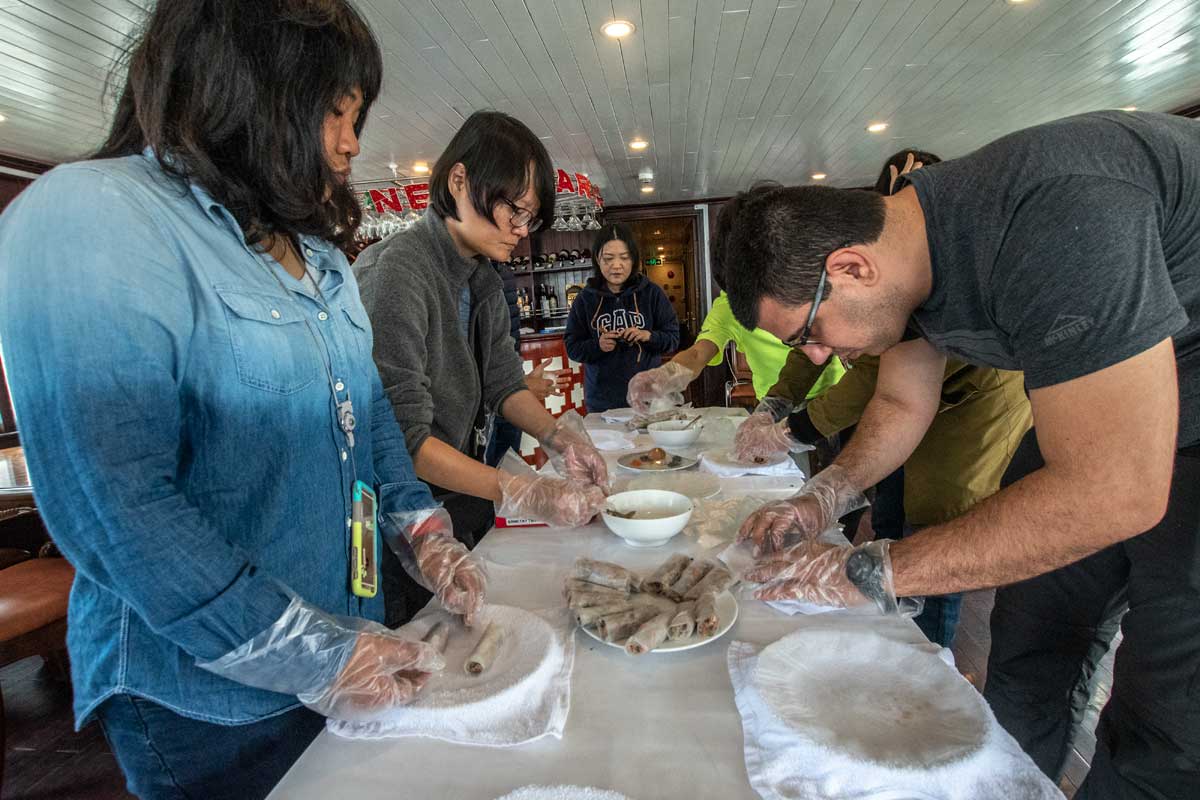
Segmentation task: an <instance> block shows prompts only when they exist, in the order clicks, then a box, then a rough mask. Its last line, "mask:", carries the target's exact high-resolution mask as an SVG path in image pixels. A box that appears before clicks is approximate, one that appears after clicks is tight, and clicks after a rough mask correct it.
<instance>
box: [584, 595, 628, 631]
mask: <svg viewBox="0 0 1200 800" xmlns="http://www.w3.org/2000/svg"><path fill="white" fill-rule="evenodd" d="M633 607H634V605H633V603H630V602H629V601H628V600H621V601H618V602H615V603H610V604H608V605H604V606H586V607H584V608H576V609H574V613H575V621H576V622H578V623H579V624H580V625H582V626H584V627H585V628H586V627H588V626H591V625H595V624H596V623H597V622H598V621H599V620H600V618H601V617H607V616H608V615H610V614H618V613H620V612H622V611H629V610H631V609H632V608H633Z"/></svg>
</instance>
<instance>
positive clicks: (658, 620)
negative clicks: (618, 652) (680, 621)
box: [625, 611, 674, 656]
mask: <svg viewBox="0 0 1200 800" xmlns="http://www.w3.org/2000/svg"><path fill="white" fill-rule="evenodd" d="M672 616H674V613H673V612H671V611H664V612H663V613H661V614H659V615H658V616H655V617H651V618H650V619H649V620H647V621H646V622H643V623H642V625H641V627H640V628H638V629H637V630H636V631H635V632H634V634H633V635H632V636H630V637H629V641H627V642H626V643H625V652H627V653H629V654H630V655H634V656H640V655H641V654H642V653H647V652H649V651H651V650H653V649H654V648H656V647H658V646H659V645H660V644H662V643H663V642H665V641H666V640H667V628H668V626H669V625H670V624H671V617H672Z"/></svg>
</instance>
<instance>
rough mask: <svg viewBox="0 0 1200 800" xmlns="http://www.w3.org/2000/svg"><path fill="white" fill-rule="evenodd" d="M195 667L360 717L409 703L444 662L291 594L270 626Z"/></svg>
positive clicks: (420, 646)
mask: <svg viewBox="0 0 1200 800" xmlns="http://www.w3.org/2000/svg"><path fill="white" fill-rule="evenodd" d="M198 666H199V667H201V668H202V669H206V670H208V671H210V672H213V673H215V674H217V675H220V676H222V677H224V678H228V679H230V680H233V681H237V682H238V683H242V684H245V685H247V686H254V687H257V688H259V689H267V690H269V691H273V692H282V693H284V694H294V695H296V697H297V698H299V700H300V702H301V703H304V705H306V706H308V707H309V708H311V709H312V710H313V711H316V712H317V713H319V714H323V715H324V716H327V717H332V718H333V719H340V720H347V721H350V722H362V721H369V720H371V719H372V718H375V717H377V716H378V715H379V714H381V713H383V712H386V711H388V710H389V709H392V708H394V707H396V706H400V705H404V704H406V703H410V702H412V700H413V698H415V697H416V696H417V693H418V692H420V691H421V689H422V688H423V687H424V686H425V683H426V681H428V680H429V676H430V675H431V674H432V673H434V672H437V671H439V670H441V669H443V668H444V667H445V661H444V660H443V659H442V656H441V654H440V653H438V651H437V650H436V649H435V648H434V647H432V646H430V645H428V644H425V643H424V642H414V641H410V640H408V639H405V638H403V637H402V636H400V635H399V634H398V633H396V632H394V631H390V630H388V629H387V628H385V627H383V626H382V625H380V624H378V623H376V622H370V621H368V620H363V619H356V618H353V617H340V616H337V615H334V614H330V613H328V612H326V611H322V610H321V609H319V608H317V607H316V606H313V605H311V604H310V603H306V602H305V601H303V600H301V599H300V598H298V597H297V598H294V599H293V600H292V602H291V603H290V604H289V605H288V607H287V609H286V610H285V611H284V612H283V614H282V615H281V616H280V617H279V619H278V620H276V621H275V623H274V624H272V625H271V627H269V628H267V629H266V630H265V631H262V632H261V633H259V634H258V635H257V636H255V637H254V638H253V639H251V640H249V641H248V642H245V643H243V644H241V645H239V646H238V647H237V648H235V649H233V650H231V651H229V652H228V653H226V654H225V655H223V656H221V657H220V658H218V659H216V660H215V661H208V662H202V663H199V664H198Z"/></svg>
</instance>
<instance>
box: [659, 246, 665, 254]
mask: <svg viewBox="0 0 1200 800" xmlns="http://www.w3.org/2000/svg"><path fill="white" fill-rule="evenodd" d="M665 249H666V248H665V247H660V248H658V252H660V253H661V252H662V251H663V250H665Z"/></svg>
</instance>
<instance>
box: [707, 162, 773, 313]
mask: <svg viewBox="0 0 1200 800" xmlns="http://www.w3.org/2000/svg"><path fill="white" fill-rule="evenodd" d="M781 188H783V184H782V183H779V182H777V181H759V182H758V183H756V184H754V185H753V186H751V187H750V188H749V189H747V190H746V191H744V192H740V193H738V194H737V195H735V196H734V197H732V198H730V199H729V200H727V201H726V202H725V204H724V205H722V206H721V210H720V211H719V212H717V219H716V221H715V222H714V223H713V229H712V233H711V235H710V236H709V238H708V253H709V266H710V267H711V269H712V279H713V282H714V283H716V284H717V287H718V288H720V289H721V291H727V290H728V288H729V287H728V286H727V285H726V278H725V275H726V272H727V270H728V266H727V262H726V259H725V246H726V244H727V243H728V241H729V232H730V231H731V230H732V229H733V221H734V219H735V218H736V217H737V214H738V211H739V210H740V209H741V207H742V203H743V202H745V200H746V199H747V198H749V197H753V196H755V195H757V194H760V193H762V192H767V191H770V190H772V189H781Z"/></svg>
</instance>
